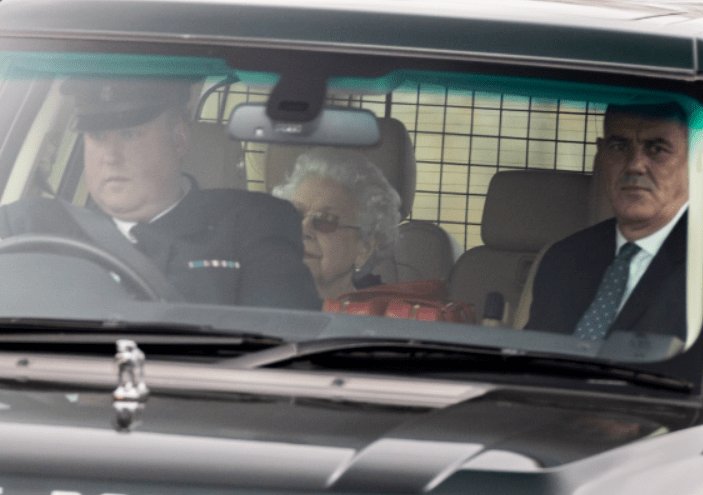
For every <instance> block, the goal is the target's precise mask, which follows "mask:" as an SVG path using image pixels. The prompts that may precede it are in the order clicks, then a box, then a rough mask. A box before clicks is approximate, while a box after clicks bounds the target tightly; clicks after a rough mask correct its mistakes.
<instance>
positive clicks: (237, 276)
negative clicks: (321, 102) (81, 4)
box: [0, 79, 320, 309]
mask: <svg viewBox="0 0 703 495" xmlns="http://www.w3.org/2000/svg"><path fill="white" fill-rule="evenodd" d="M62 92H63V93H64V94H66V95H69V96H72V97H74V98H75V105H76V108H75V115H74V120H73V125H74V127H75V130H76V131H79V132H81V133H82V134H83V143H84V170H85V183H86V187H87V189H88V192H89V194H90V199H89V204H88V206H87V208H76V207H74V206H73V205H69V204H67V203H66V202H63V201H61V200H53V199H45V198H28V199H25V200H21V201H18V202H16V203H14V204H10V205H7V206H4V207H2V208H0V237H1V238H7V237H10V236H14V235H18V234H24V233H35V234H53V235H59V236H63V237H70V238H75V239H78V240H83V241H88V242H91V243H93V244H95V245H97V246H98V247H101V248H102V249H105V250H108V251H111V252H112V253H114V254H116V255H117V256H118V257H120V258H122V259H123V260H124V261H126V262H127V264H128V265H131V266H132V267H135V268H136V270H137V271H139V266H144V263H142V261H144V257H146V258H147V259H148V261H150V262H151V264H152V265H153V266H155V267H156V268H157V269H158V272H160V273H161V274H163V275H164V276H165V278H166V279H167V281H168V282H169V283H170V285H171V286H172V287H173V288H174V289H175V293H178V294H179V295H180V296H182V297H183V298H185V300H187V301H192V302H203V303H216V304H235V305H251V306H272V307H285V308H301V309H319V307H320V301H319V299H318V297H317V293H316V290H315V286H314V283H313V280H312V277H311V275H310V273H309V271H308V270H307V268H306V267H305V266H304V265H303V262H302V255H303V246H302V242H301V233H300V218H299V217H298V215H297V213H296V212H295V210H294V209H293V207H292V206H291V205H290V204H288V203H287V202H285V201H281V200H278V199H276V198H273V197H271V196H269V195H266V194H262V193H254V192H248V191H239V190H207V191H205V190H200V189H199V188H198V185H197V183H196V182H195V180H194V179H193V178H192V177H190V176H186V175H183V174H182V173H181V169H180V161H181V159H182V158H183V156H184V155H185V153H186V151H187V150H188V147H189V144H190V129H189V126H188V122H187V119H188V117H187V111H186V108H187V101H188V98H189V94H190V85H189V84H187V83H184V82H182V81H176V80H167V79H149V80H147V79H138V80H128V79H121V80H104V79H93V80H88V79H85V80H68V81H66V82H65V83H64V84H63V86H62ZM202 166H205V167H206V166H207V164H202ZM134 248H136V250H138V252H137V253H135V252H134V251H135V249H134ZM140 263H141V264H140ZM147 264H148V263H147ZM150 268H152V267H150Z"/></svg>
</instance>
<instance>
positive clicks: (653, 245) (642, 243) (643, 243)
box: [615, 201, 688, 256]
mask: <svg viewBox="0 0 703 495" xmlns="http://www.w3.org/2000/svg"><path fill="white" fill-rule="evenodd" d="M687 208H688V201H686V203H684V204H683V206H681V208H679V211H678V212H677V213H676V215H675V216H674V218H672V219H671V220H670V221H669V223H667V224H666V225H664V226H663V227H662V228H661V229H659V230H657V231H656V232H654V233H652V234H649V235H648V236H647V237H643V238H642V239H638V240H636V241H634V242H635V244H637V245H638V246H639V247H640V248H641V249H642V251H645V252H646V253H648V254H650V255H651V256H654V255H655V254H657V253H658V252H659V249H661V247H662V244H664V241H665V240H666V238H667V237H669V234H670V233H671V231H672V230H673V229H674V226H675V225H676V223H677V222H678V221H679V219H680V218H681V215H683V214H684V212H685V211H686V209H687ZM627 242H628V240H627V239H625V236H624V235H622V233H621V232H620V227H618V228H616V229H615V254H616V255H617V253H618V251H620V248H621V247H622V246H623V245H624V244H625V243H627Z"/></svg>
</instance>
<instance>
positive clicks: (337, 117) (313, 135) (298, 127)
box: [227, 103, 381, 146]
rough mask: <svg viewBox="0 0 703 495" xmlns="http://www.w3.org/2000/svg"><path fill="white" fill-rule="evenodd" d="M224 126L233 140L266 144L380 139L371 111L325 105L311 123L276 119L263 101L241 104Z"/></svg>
mask: <svg viewBox="0 0 703 495" xmlns="http://www.w3.org/2000/svg"><path fill="white" fill-rule="evenodd" d="M227 128H228V130H229V134H230V136H232V138H233V139H236V140H239V141H258V142H265V143H288V144H316V145H326V146H373V145H375V144H377V143H378V141H379V140H380V139H381V135H380V131H379V129H378V122H377V121H376V116H375V115H374V114H373V113H371V112H369V111H368V110H363V109H358V108H346V107H330V108H324V109H323V110H322V112H320V115H319V116H318V117H317V118H316V119H314V120H312V121H310V122H279V121H275V120H272V119H271V118H270V117H269V116H268V115H267V114H266V105H265V104H261V103H244V104H241V105H238V106H236V107H235V108H234V110H232V115H231V116H230V118H229V122H228V124H227Z"/></svg>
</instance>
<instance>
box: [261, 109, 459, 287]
mask: <svg viewBox="0 0 703 495" xmlns="http://www.w3.org/2000/svg"><path fill="white" fill-rule="evenodd" d="M378 124H379V128H380V131H381V140H380V142H379V143H378V144H377V145H375V146H372V147H365V148H359V150H360V151H361V152H363V153H364V154H365V155H366V156H367V157H368V158H369V159H370V160H371V161H372V162H373V163H374V164H376V165H377V166H378V167H379V168H380V169H381V171H382V172H383V173H384V175H385V176H386V178H387V179H388V182H390V184H391V185H392V186H393V187H394V188H395V189H396V191H398V194H399V195H400V198H401V218H405V217H406V216H407V215H408V214H409V213H410V211H411V210H412V205H413V200H414V198H415V153H414V151H413V147H412V142H411V140H410V136H409V135H408V131H407V130H406V129H405V126H404V125H403V124H402V122H400V121H399V120H396V119H392V118H382V119H378ZM310 148H312V146H298V145H280V144H270V145H269V146H268V149H267V151H266V158H265V162H266V173H265V183H266V190H267V191H271V190H272V189H273V188H274V187H275V186H276V185H278V184H281V183H282V182H284V181H285V177H286V174H290V173H291V172H292V170H293V166H294V165H295V160H296V159H297V158H298V156H300V155H301V154H302V153H304V152H305V151H307V150H308V149H310ZM399 228H400V239H399V243H398V245H397V247H396V250H395V252H394V253H393V254H392V255H391V256H389V257H388V258H386V259H383V260H380V261H379V262H378V263H377V264H376V266H375V267H374V270H373V272H374V273H376V274H378V275H381V279H382V280H383V282H384V283H397V282H405V281H409V280H430V279H446V278H447V275H448V274H449V271H450V270H451V267H452V265H453V262H454V260H455V251H456V248H455V247H454V244H455V243H453V242H452V239H451V237H450V236H449V234H447V232H446V231H445V230H444V229H442V228H441V227H439V226H437V225H434V224H431V223H429V222H423V221H415V220H410V221H407V222H405V223H403V224H401V225H400V227H399Z"/></svg>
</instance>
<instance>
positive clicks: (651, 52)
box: [0, 0, 703, 78]
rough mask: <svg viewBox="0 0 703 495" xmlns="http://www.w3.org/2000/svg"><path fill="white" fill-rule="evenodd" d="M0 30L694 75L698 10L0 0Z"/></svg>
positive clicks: (609, 0)
mask: <svg viewBox="0 0 703 495" xmlns="http://www.w3.org/2000/svg"><path fill="white" fill-rule="evenodd" d="M0 34H5V35H14V36H32V37H35V36H44V37H47V36H48V37H54V36H56V37H61V38H64V37H67V36H69V37H80V38H90V39H96V38H106V37H107V38H114V37H115V36H117V37H125V36H126V37H132V38H134V37H138V38H139V39H154V38H156V39H161V40H171V39H172V40H177V41H181V42H184V41H188V42H199V41H200V42H203V41H211V42H212V41H216V42H227V41H230V42H231V41H240V42H242V41H246V42H248V43H253V44H255V45H259V44H263V45H266V46H285V47H291V46H293V47H313V48H314V47H316V48H328V47H330V46H331V47H334V48H338V49H347V50H348V49H354V50H356V51H368V52H373V53H393V54H408V55H410V54H412V55H420V56H427V57H441V56H449V57H456V56H463V57H469V58H471V59H488V60H506V59H507V60H508V61H511V62H515V61H517V62H523V63H537V64H544V65H557V66H567V67H571V66H578V67H585V68H590V69H593V68H601V69H603V68H609V70H614V71H616V72H617V71H625V72H628V71H629V72H632V71H634V72H652V71H654V72H657V73H663V74H671V75H672V76H674V77H687V78H695V77H697V76H698V73H699V66H700V65H701V63H700V62H701V60H703V50H702V49H701V48H703V45H702V43H703V7H702V6H700V5H696V3H694V2H662V1H660V2H647V1H642V2H620V1H617V2H615V1H614V0H600V1H597V0H592V1H588V2H586V1H574V2H555V1H533V0H492V1H491V2H485V1H484V0H462V1H456V0H433V1H411V0H386V1H380V0H375V1H367V0H360V1H355V2H348V1H343V2H330V1H327V2H325V1H322V0H300V1H297V2H295V3H294V4H292V3H290V2H284V1H283V0H250V1H246V2H245V1H235V0H141V1H134V0H4V1H3V2H2V3H0Z"/></svg>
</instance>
